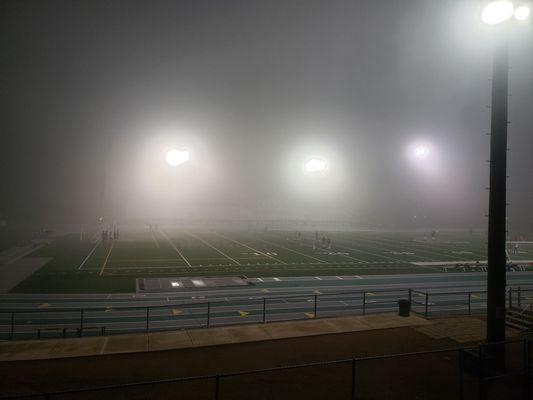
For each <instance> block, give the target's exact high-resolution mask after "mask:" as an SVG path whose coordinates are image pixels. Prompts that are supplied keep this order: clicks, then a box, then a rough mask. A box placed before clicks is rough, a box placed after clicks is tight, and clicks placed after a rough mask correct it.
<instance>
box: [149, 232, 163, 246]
mask: <svg viewBox="0 0 533 400" xmlns="http://www.w3.org/2000/svg"><path fill="white" fill-rule="evenodd" d="M150 233H151V234H152V239H153V240H154V243H155V247H157V248H158V249H159V248H160V247H161V246H160V245H159V241H158V240H157V238H156V237H155V235H154V232H150Z"/></svg>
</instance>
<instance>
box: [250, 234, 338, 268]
mask: <svg viewBox="0 0 533 400" xmlns="http://www.w3.org/2000/svg"><path fill="white" fill-rule="evenodd" d="M259 240H260V241H262V242H265V243H268V244H271V245H273V246H276V247H279V248H280V249H284V250H288V251H292V252H293V253H295V254H299V255H301V256H304V257H309V258H311V259H313V260H316V261H320V262H321V263H324V264H328V262H327V261H324V260H321V259H320V258H316V257H313V256H310V255H308V254H305V253H300V252H299V251H296V250H293V249H289V248H288V247H284V246H282V245H280V244H277V243H272V242H269V241H268V240H264V239H259Z"/></svg>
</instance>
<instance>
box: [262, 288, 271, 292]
mask: <svg viewBox="0 0 533 400" xmlns="http://www.w3.org/2000/svg"><path fill="white" fill-rule="evenodd" d="M261 291H262V292H263V293H270V290H268V289H261Z"/></svg>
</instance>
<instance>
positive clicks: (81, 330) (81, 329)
mask: <svg viewBox="0 0 533 400" xmlns="http://www.w3.org/2000/svg"><path fill="white" fill-rule="evenodd" d="M82 336H83V308H82V309H81V310H80V337H82Z"/></svg>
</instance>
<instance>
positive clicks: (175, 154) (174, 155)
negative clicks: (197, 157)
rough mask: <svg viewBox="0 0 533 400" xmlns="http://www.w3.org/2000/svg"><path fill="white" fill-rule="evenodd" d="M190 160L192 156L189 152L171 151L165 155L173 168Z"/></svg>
mask: <svg viewBox="0 0 533 400" xmlns="http://www.w3.org/2000/svg"><path fill="white" fill-rule="evenodd" d="M190 159H191V155H190V154H189V152H188V151H187V150H180V149H170V150H168V151H167V152H166V153H165V162H166V163H167V164H168V165H170V166H171V167H177V166H179V165H182V164H185V163H186V162H187V161H189V160H190Z"/></svg>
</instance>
